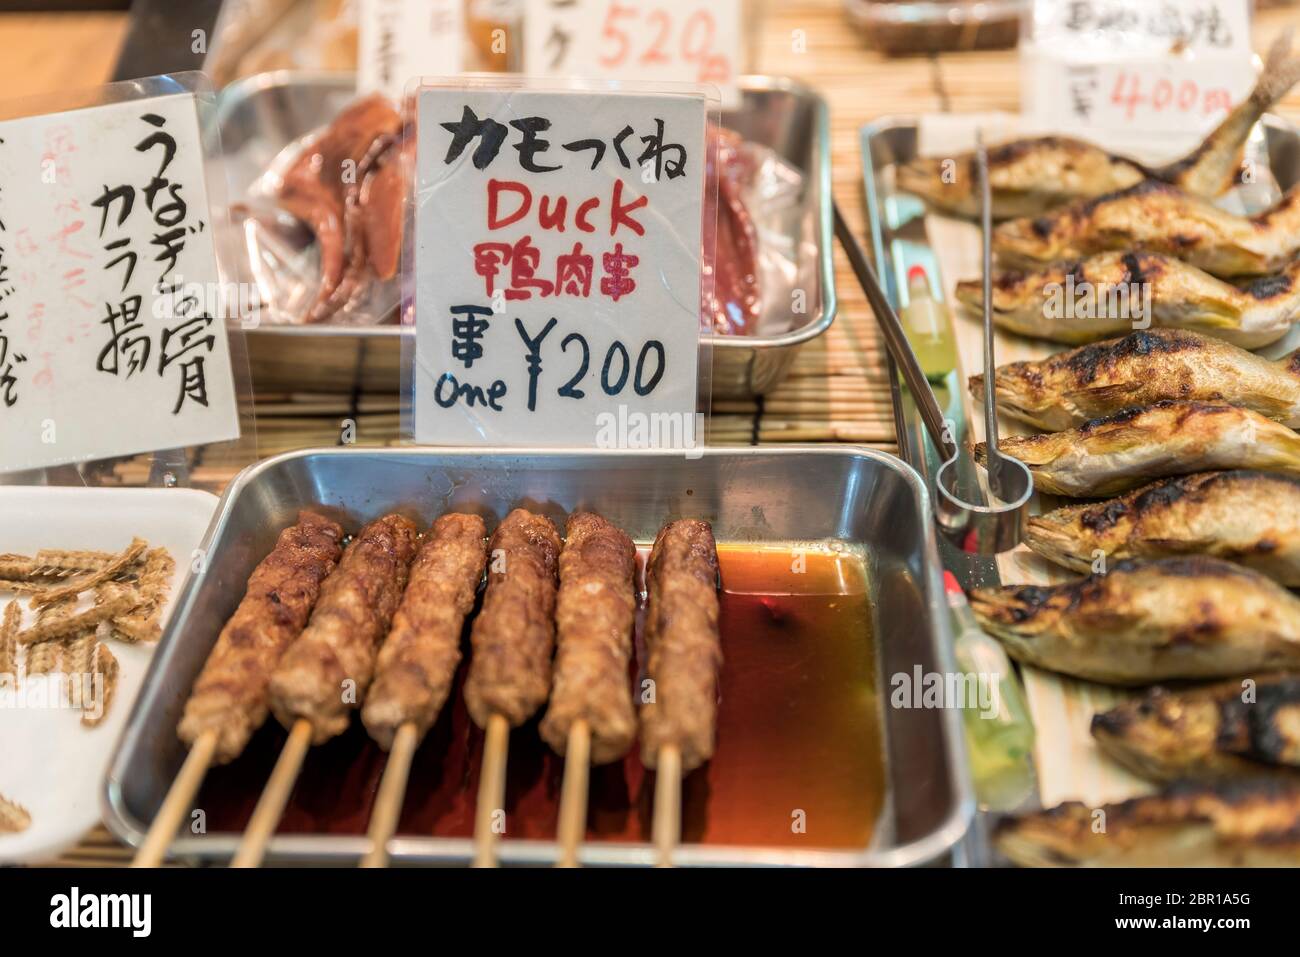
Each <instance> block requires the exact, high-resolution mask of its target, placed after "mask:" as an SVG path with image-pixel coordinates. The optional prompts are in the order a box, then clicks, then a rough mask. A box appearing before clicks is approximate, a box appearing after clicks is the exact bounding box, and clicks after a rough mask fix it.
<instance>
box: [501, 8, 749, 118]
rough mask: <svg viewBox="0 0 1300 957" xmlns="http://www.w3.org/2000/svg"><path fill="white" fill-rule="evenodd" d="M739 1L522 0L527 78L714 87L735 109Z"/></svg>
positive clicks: (737, 94) (738, 99)
mask: <svg viewBox="0 0 1300 957" xmlns="http://www.w3.org/2000/svg"><path fill="white" fill-rule="evenodd" d="M742 33H743V31H742V30H741V25H740V0H527V2H526V4H525V7H524V72H525V73H527V74H529V75H530V76H566V77H567V76H577V77H602V78H612V79H621V80H634V81H655V82H662V81H678V82H687V83H711V84H712V85H714V86H716V87H717V88H718V89H719V90H720V91H721V93H722V105H723V107H724V108H726V109H732V108H734V107H737V106H739V105H740V88H739V86H738V84H737V79H738V76H739V73H740V64H741V62H742V60H741V35H742Z"/></svg>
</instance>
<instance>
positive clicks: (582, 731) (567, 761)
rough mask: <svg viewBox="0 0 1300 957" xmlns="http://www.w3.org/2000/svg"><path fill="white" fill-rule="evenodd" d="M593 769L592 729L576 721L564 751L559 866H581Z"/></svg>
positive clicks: (556, 862)
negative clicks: (579, 863)
mask: <svg viewBox="0 0 1300 957" xmlns="http://www.w3.org/2000/svg"><path fill="white" fill-rule="evenodd" d="M590 770H591V726H590V725H589V724H587V722H586V721H575V722H573V726H572V727H570V728H569V742H568V744H567V745H565V748H564V783H563V784H562V785H561V786H560V822H559V826H558V828H557V832H556V840H557V841H558V842H559V845H560V853H559V857H557V858H556V861H555V866H556V867H577V866H578V845H580V844H581V843H582V837H583V835H584V834H586V832H587V780H588V777H589V773H588V772H589V771H590Z"/></svg>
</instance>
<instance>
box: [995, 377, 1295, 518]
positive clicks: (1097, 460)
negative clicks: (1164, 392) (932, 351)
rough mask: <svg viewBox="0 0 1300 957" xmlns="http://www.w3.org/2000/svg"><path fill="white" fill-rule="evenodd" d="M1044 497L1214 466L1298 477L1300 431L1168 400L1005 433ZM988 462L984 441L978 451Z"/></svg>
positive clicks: (1227, 408)
mask: <svg viewBox="0 0 1300 957" xmlns="http://www.w3.org/2000/svg"><path fill="white" fill-rule="evenodd" d="M999 450H1000V451H1001V452H1002V453H1003V454H1005V455H1010V456H1012V457H1014V458H1017V459H1020V461H1022V462H1024V463H1025V465H1026V466H1028V467H1029V471H1030V473H1031V474H1032V475H1033V477H1034V487H1035V488H1036V489H1038V491H1040V492H1048V493H1051V494H1053V495H1068V496H1071V497H1074V498H1095V497H1100V496H1105V495H1116V494H1118V493H1120V492H1124V491H1127V490H1128V489H1131V488H1135V487H1137V486H1138V485H1141V484H1143V483H1144V482H1147V481H1150V480H1151V479H1157V478H1165V477H1167V476H1170V475H1188V474H1190V473H1192V472H1206V471H1210V470H1212V469H1235V468H1242V469H1262V470H1265V471H1270V472H1274V471H1279V472H1300V434H1297V433H1296V432H1294V431H1292V430H1291V429H1288V428H1287V427H1286V426H1284V425H1279V424H1278V423H1277V422H1274V421H1273V420H1271V419H1266V418H1264V417H1263V416H1262V415H1260V414H1259V413H1258V412H1252V411H1251V410H1249V409H1242V408H1239V407H1237V406H1235V405H1228V404H1226V403H1214V402H1175V401H1169V400H1166V401H1162V402H1157V403H1155V404H1154V405H1151V406H1148V407H1146V408H1137V409H1127V410H1125V411H1123V412H1119V413H1117V414H1115V415H1112V416H1108V417H1107V418H1104V419H1095V420H1093V421H1091V422H1088V423H1087V424H1086V425H1082V426H1079V427H1078V428H1075V429H1067V430H1065V431H1064V432H1049V433H1047V434H1044V435H1012V436H1004V437H1003V439H1002V442H1001V444H1000V445H999ZM974 454H975V460H976V461H977V462H979V463H980V464H981V465H983V464H984V463H985V461H986V459H987V451H986V449H985V444H984V443H983V442H980V443H978V444H977V445H976V446H975V449H974Z"/></svg>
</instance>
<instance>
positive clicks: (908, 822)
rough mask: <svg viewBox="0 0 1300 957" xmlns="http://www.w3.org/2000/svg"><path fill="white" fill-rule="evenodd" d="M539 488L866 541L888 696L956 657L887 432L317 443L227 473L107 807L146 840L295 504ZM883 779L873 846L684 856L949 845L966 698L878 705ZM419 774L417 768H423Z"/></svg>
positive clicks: (357, 840) (512, 501)
mask: <svg viewBox="0 0 1300 957" xmlns="http://www.w3.org/2000/svg"><path fill="white" fill-rule="evenodd" d="M520 503H529V504H531V505H532V507H534V508H540V509H542V510H543V511H547V512H550V513H552V514H553V515H555V516H556V517H558V516H560V515H561V514H562V513H564V512H566V511H568V510H571V509H573V508H576V507H579V506H583V507H590V508H595V509H597V510H599V511H600V512H602V513H603V514H604V515H606V516H607V517H609V518H610V519H611V520H612V521H614V522H617V523H618V524H619V525H620V526H622V527H623V528H624V529H626V530H627V532H628V533H629V534H630V535H631V536H632V537H633V538H634V539H636V540H638V541H648V540H651V539H652V538H653V537H654V534H655V532H656V531H657V530H658V528H659V527H660V525H661V524H662V523H663V522H664V521H665V520H667V519H670V518H676V517H681V516H690V517H700V518H705V519H708V520H709V521H711V522H712V523H713V525H714V529H715V532H716V534H717V538H718V541H719V542H720V543H723V544H725V543H728V542H744V543H750V542H826V541H829V542H840V543H844V544H846V545H848V546H857V547H859V548H863V550H864V551H865V552H866V554H867V559H868V579H869V597H870V599H871V605H872V614H873V616H874V622H873V631H874V635H875V642H876V648H877V674H878V675H879V676H880V678H879V681H880V685H881V687H880V699H881V701H882V702H887V701H888V699H889V680H888V676H890V675H895V674H899V673H906V674H909V675H910V674H912V673H913V669H914V667H920V668H922V669H924V670H925V671H926V672H940V673H947V672H950V671H952V669H953V667H954V665H953V664H952V653H951V632H950V628H949V623H948V615H947V606H946V603H945V600H944V595H943V585H942V581H941V578H940V572H939V564H938V561H937V558H936V552H935V536H934V529H933V522H932V521H931V519H930V504H929V496H928V495H927V493H926V490H925V488H924V486H923V485H922V484H921V481H920V479H919V477H918V476H917V474H916V473H915V472H914V471H913V470H912V469H911V468H909V467H908V466H907V465H905V464H904V463H903V462H901V461H900V460H898V459H896V458H894V457H893V456H891V455H887V454H885V453H883V452H877V451H874V450H871V449H866V448H856V447H847V446H839V447H806V446H805V447H800V446H795V447H790V448H782V449H779V450H767V449H762V450H760V449H709V450H706V451H705V452H704V454H703V455H702V456H701V457H699V458H695V459H687V458H685V457H683V456H682V455H680V454H679V453H674V452H631V453H629V452H619V451H607V452H606V451H602V452H591V451H547V452H520V451H518V450H514V451H511V450H505V449H475V450H470V449H450V450H428V449H392V450H367V449H357V448H350V449H321V450H308V451H303V452H294V453H289V454H286V455H281V456H279V457H276V458H273V459H268V460H266V461H265V462H262V463H260V464H258V465H254V466H251V467H249V468H247V469H245V470H244V471H243V472H242V473H240V474H239V475H238V476H237V477H236V478H235V480H234V481H233V482H232V483H231V484H230V486H229V488H228V489H227V491H226V493H225V495H224V497H223V498H222V501H221V504H220V506H219V507H218V510H217V514H216V516H215V518H214V519H213V523H212V526H211V527H210V528H209V530H208V533H207V536H206V537H205V539H204V542H203V545H202V546H201V547H202V551H203V554H204V555H206V556H207V563H206V567H204V568H203V570H202V571H200V572H198V573H197V574H193V575H191V577H190V578H189V580H188V581H187V582H186V584H185V586H184V587H183V589H182V590H181V593H180V594H179V595H178V597H177V603H176V611H175V614H174V615H173V617H172V620H171V624H170V625H169V627H168V628H167V631H166V633H165V634H164V636H163V639H162V643H161V645H160V646H159V648H158V651H157V653H156V654H155V656H154V659H153V664H152V667H151V668H150V670H149V673H148V675H147V676H146V678H145V685H144V688H143V690H142V691H141V693H140V696H139V698H138V699H137V702H136V705H135V708H134V710H133V711H132V713H131V716H130V719H129V721H128V724H127V728H126V731H125V733H124V736H123V739H122V741H121V743H120V744H119V747H118V750H117V753H116V754H115V755H114V758H113V762H112V765H111V767H110V770H109V774H108V777H107V780H106V782H105V786H104V792H103V804H104V814H105V820H106V822H107V823H108V826H109V827H110V828H111V830H112V831H113V833H114V834H116V835H117V836H118V837H119V838H121V839H122V840H123V841H126V842H127V843H129V844H132V845H138V844H139V843H140V841H141V840H142V839H143V835H144V832H145V830H146V829H147V826H148V822H149V821H150V820H151V819H152V818H153V815H154V814H155V812H156V810H157V808H158V806H159V805H160V804H161V802H162V800H163V797H164V795H165V793H166V791H167V788H168V786H169V785H170V783H171V781H172V779H173V777H174V776H175V774H176V773H177V770H178V769H179V767H180V765H181V763H182V761H183V759H184V749H183V746H182V745H181V743H180V741H179V740H178V739H177V737H176V731H175V729H176V724H177V721H178V720H179V717H180V713H181V710H182V709H183V707H184V702H185V698H186V696H187V694H188V691H189V688H190V687H191V685H192V684H193V681H194V678H195V676H196V675H197V674H198V671H199V669H200V668H201V667H202V665H203V662H204V661H205V660H206V658H207V655H208V653H209V651H210V649H211V647H212V644H213V643H214V641H215V640H216V635H217V633H218V631H219V630H220V627H221V624H222V622H224V621H225V619H226V618H227V617H228V616H229V615H230V614H231V613H232V612H233V610H234V607H235V605H236V604H237V603H238V602H239V600H240V598H241V597H242V593H243V586H244V583H245V582H246V580H247V577H248V575H249V573H250V572H251V571H252V568H253V566H254V565H255V564H256V562H257V561H258V560H259V559H260V558H261V557H262V555H264V554H265V553H266V552H267V551H268V550H269V549H270V547H271V545H272V544H273V541H274V538H275V536H276V533H277V531H278V530H279V529H280V528H281V527H283V526H285V525H286V524H288V523H290V522H291V521H292V520H293V517H294V515H295V513H296V510H297V509H298V508H299V507H301V506H307V505H315V506H319V507H325V508H333V509H339V510H341V511H342V512H343V513H345V514H346V515H347V516H349V519H350V520H353V521H356V522H361V521H364V520H366V519H368V518H371V517H374V516H376V515H378V514H381V513H383V512H385V511H388V510H390V509H393V508H398V507H400V508H405V509H409V510H412V511H413V512H418V514H419V515H420V516H421V517H422V518H423V519H424V520H425V521H428V520H429V519H430V518H431V517H432V516H433V515H435V514H438V513H440V512H442V511H444V510H447V509H451V508H471V507H472V508H475V509H478V510H486V511H488V512H490V513H493V514H495V515H496V516H502V515H504V514H505V513H506V512H507V511H508V510H509V509H510V508H511V507H513V506H515V505H518V504H520ZM881 726H882V734H883V737H884V740H883V753H884V756H885V770H886V789H885V790H886V793H885V796H884V803H883V810H882V812H881V813H882V816H881V820H880V821H879V823H878V825H877V828H876V832H875V835H874V837H873V840H872V843H871V846H869V847H864V848H861V849H853V850H803V849H796V850H791V849H788V848H774V847H737V846H731V845H726V846H724V845H709V844H687V845H684V846H683V847H682V848H681V849H680V851H679V852H678V853H677V856H676V860H677V861H678V862H679V863H681V864H684V865H742V864H753V865H831V866H833V865H840V866H844V865H873V866H902V865H911V864H921V863H927V862H933V861H936V860H939V859H943V858H944V857H945V856H946V855H947V854H949V853H950V851H951V850H952V848H953V846H954V845H955V844H956V843H957V842H958V841H959V840H961V838H962V837H963V835H964V834H965V833H966V830H967V827H968V825H969V822H970V819H971V816H972V814H973V809H974V804H973V798H972V795H971V791H970V786H969V783H968V777H967V774H966V763H965V762H966V758H965V750H964V744H963V741H962V737H961V725H960V722H959V714H958V712H957V711H955V710H952V709H925V708H915V709H899V708H892V707H883V708H882V714H881ZM411 786H412V787H413V788H417V787H419V782H418V780H416V779H413V780H412V784H411ZM238 838H239V835H237V834H230V833H226V834H216V833H211V834H206V835H201V836H186V837H184V838H182V839H181V840H179V841H178V842H177V843H176V844H175V845H174V846H173V851H174V853H176V854H177V855H179V856H183V857H192V858H209V859H224V858H228V857H229V856H230V855H231V854H232V853H233V851H234V848H235V845H236V843H237V841H238ZM389 847H390V850H391V852H392V856H393V859H394V861H396V862H398V863H456V862H460V863H464V862H467V861H468V860H469V859H470V856H471V842H470V841H469V840H468V839H463V838H438V837H411V836H399V837H398V838H395V839H394V840H393V841H392V842H390V845H389ZM367 849H368V842H367V840H366V838H365V837H364V836H360V835H358V836H352V835H347V836H330V835H305V834H285V835H280V836H278V837H276V838H275V839H274V840H273V842H272V844H271V848H270V852H271V854H272V856H273V857H274V858H276V859H278V860H281V861H287V860H299V861H315V862H323V863H343V864H350V863H355V862H356V861H357V860H358V858H359V857H360V856H361V855H362V854H363V853H364V852H365V851H366V850H367ZM555 852H556V846H555V844H554V843H552V842H548V841H526V840H519V839H515V840H509V839H508V840H504V841H502V842H501V845H500V853H501V859H502V861H503V862H505V863H513V864H537V863H548V862H551V861H553V860H554V857H555ZM582 857H583V860H584V861H585V862H586V863H589V864H631V865H642V864H649V863H652V861H653V853H652V849H651V847H650V845H649V844H638V843H618V844H615V843H603V842H594V843H588V844H586V845H585V846H584V848H583V851H582Z"/></svg>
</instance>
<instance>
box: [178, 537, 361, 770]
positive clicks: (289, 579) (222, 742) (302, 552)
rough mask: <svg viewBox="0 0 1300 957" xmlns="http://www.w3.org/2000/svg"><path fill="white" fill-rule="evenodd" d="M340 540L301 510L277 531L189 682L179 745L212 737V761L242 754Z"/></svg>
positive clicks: (335, 556)
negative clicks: (190, 687) (214, 737)
mask: <svg viewBox="0 0 1300 957" xmlns="http://www.w3.org/2000/svg"><path fill="white" fill-rule="evenodd" d="M342 538H343V529H342V528H340V527H339V525H338V523H337V522H332V521H330V520H329V519H327V518H322V517H321V516H319V515H317V514H315V513H314V512H308V511H302V512H299V513H298V523H297V524H296V525H293V526H290V527H289V528H286V529H285V530H284V531H282V532H281V533H280V537H279V539H277V541H276V543H275V547H274V548H273V549H272V550H271V553H270V554H269V555H267V556H266V557H265V558H264V559H262V561H261V563H259V564H258V566H257V567H256V568H255V569H253V574H252V575H251V576H249V579H248V590H247V591H246V592H245V593H244V598H243V601H241V602H240V603H239V607H238V608H236V609H235V613H234V614H233V615H231V616H230V620H229V621H228V622H226V626H225V627H224V628H222V629H221V634H220V635H219V636H218V638H217V643H216V645H215V646H214V647H213V649H212V653H211V654H210V655H208V661H207V664H205V665H204V666H203V671H202V672H201V673H200V674H199V677H198V680H197V681H195V682H194V689H193V690H192V691H191V692H190V698H189V701H187V702H186V704H185V715H184V717H182V718H181V722H180V727H179V728H178V733H179V735H180V738H181V740H182V741H184V742H185V743H186V744H188V745H191V746H192V745H193V744H194V742H195V741H197V740H198V739H199V737H200V736H202V735H203V734H204V733H205V732H209V731H211V732H215V733H216V735H217V742H216V750H215V752H214V754H213V761H215V762H216V763H217V764H224V763H226V762H228V761H231V760H233V759H234V758H235V757H237V756H238V755H239V754H240V752H242V751H243V750H244V746H245V745H247V744H248V739H249V738H250V737H252V735H253V732H254V731H256V730H257V729H258V728H259V727H261V725H262V722H264V721H265V720H266V714H267V682H268V681H269V680H270V677H271V672H272V670H273V669H274V668H275V666H276V663H277V662H278V661H279V660H280V656H281V655H283V654H284V651H285V649H286V648H287V647H289V645H290V643H291V642H292V641H293V640H294V639H295V638H297V637H298V636H299V635H300V634H301V633H302V630H303V627H304V626H305V625H306V624H307V618H308V615H310V614H311V610H312V607H313V606H314V605H315V604H316V599H317V597H318V595H319V594H320V591H321V582H322V581H324V580H325V578H326V576H327V575H329V573H330V572H331V571H333V570H334V567H335V565H336V564H337V563H338V560H339V555H340V553H341V552H342V548H341V547H340V545H339V542H340V541H341V540H342Z"/></svg>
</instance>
